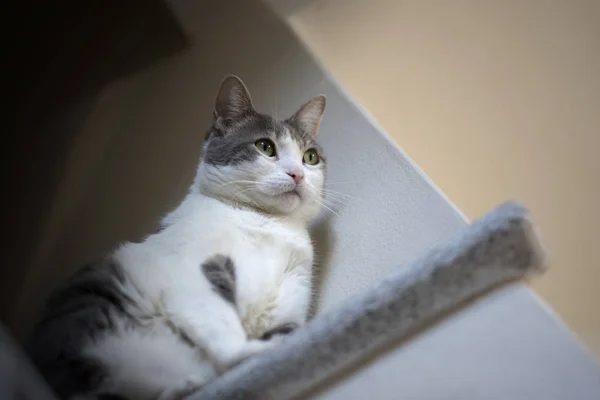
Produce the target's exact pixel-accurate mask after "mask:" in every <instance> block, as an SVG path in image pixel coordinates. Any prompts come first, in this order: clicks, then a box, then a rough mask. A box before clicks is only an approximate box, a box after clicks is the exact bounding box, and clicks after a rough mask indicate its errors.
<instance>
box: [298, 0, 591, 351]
mask: <svg viewBox="0 0 600 400" xmlns="http://www.w3.org/2000/svg"><path fill="white" fill-rule="evenodd" d="M288 21H289V22H290V23H291V25H292V26H293V27H294V29H295V30H296V32H297V33H298V35H299V36H300V37H301V39H303V40H304V41H305V42H306V43H307V45H308V46H309V48H310V49H312V51H313V52H315V54H316V55H317V56H318V57H320V58H321V60H322V61H323V63H324V64H325V65H326V66H327V67H328V68H329V69H330V70H331V71H332V73H333V74H334V75H335V76H336V77H337V78H338V79H339V80H341V82H342V83H343V84H344V85H345V86H346V88H347V89H348V90H349V91H350V93H351V94H352V95H354V96H355V97H356V98H357V99H358V100H359V101H360V102H361V103H362V104H363V105H364V106H365V107H366V108H367V109H369V110H370V111H371V112H372V113H373V114H374V116H375V117H376V119H377V120H379V122H380V123H381V124H382V125H383V126H384V128H385V129H386V130H387V131H388V132H389V133H390V135H392V136H393V137H394V139H395V140H396V141H397V142H398V143H399V144H400V146H401V147H402V148H404V150H405V151H406V152H407V153H408V154H409V156H411V157H412V158H413V159H414V160H415V161H416V162H417V163H418V164H419V165H420V166H421V167H422V168H423V169H424V170H425V172H426V173H427V174H429V175H430V176H431V177H432V178H433V180H434V181H435V182H436V183H437V184H438V185H439V186H440V187H441V189H442V190H443V191H444V192H446V194H447V195H448V196H449V197H450V199H452V200H453V201H454V202H455V203H456V204H457V205H458V207H459V208H461V209H462V210H463V211H464V212H465V213H466V214H467V215H468V216H469V217H471V218H473V217H476V216H478V215H479V214H482V213H483V212H485V211H486V210H488V209H490V208H491V207H493V206H494V205H496V204H498V203H499V202H502V201H504V200H506V199H517V200H519V201H522V202H524V203H525V204H526V205H528V206H529V207H530V208H531V209H532V210H533V213H534V216H535V218H536V220H537V221H538V222H539V225H540V227H541V229H542V231H543V234H544V237H545V239H546V242H547V245H548V247H549V249H550V250H551V261H552V269H551V271H550V272H549V273H548V274H547V275H546V276H545V277H543V278H542V279H540V280H538V281H537V282H535V283H534V285H533V286H534V288H535V289H536V290H537V291H538V292H539V293H540V294H541V295H542V296H543V298H545V299H546V300H547V301H548V302H549V303H550V304H551V305H552V307H553V308H554V309H555V310H556V311H557V312H558V313H559V314H560V315H561V316H562V318H563V319H564V320H566V322H567V323H568V324H569V326H570V327H571V328H573V329H574V330H575V331H576V332H577V333H578V334H579V335H580V336H581V337H582V338H583V339H584V341H585V342H586V343H587V345H588V346H590V347H591V348H592V349H593V350H594V351H595V353H596V354H597V355H600V311H599V307H600V243H599V240H598V238H599V237H600V211H599V210H598V207H599V206H600V157H599V156H598V152H599V151H600V1H595V0H590V1H566V0H565V1H550V0H547V1H544V0H538V1H535V0H527V1H520V0H510V1H509V0H505V1H491V0H490V1H483V0H482V1H475V0H474V1H443V0H439V1H399V0H371V1H359V0H317V1H314V2H312V3H309V4H308V5H305V6H304V7H303V8H299V9H296V10H294V12H293V14H291V15H290V16H288Z"/></svg>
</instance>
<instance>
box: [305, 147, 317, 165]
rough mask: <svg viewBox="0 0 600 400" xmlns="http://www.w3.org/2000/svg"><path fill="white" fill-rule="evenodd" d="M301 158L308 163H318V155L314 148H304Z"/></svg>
mask: <svg viewBox="0 0 600 400" xmlns="http://www.w3.org/2000/svg"><path fill="white" fill-rule="evenodd" d="M302 160H303V161H304V163H305V164H308V165H317V164H318V163H319V155H318V154H317V151H316V150H315V149H309V150H306V152H305V153H304V157H302Z"/></svg>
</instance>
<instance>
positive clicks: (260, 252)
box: [87, 135, 324, 399]
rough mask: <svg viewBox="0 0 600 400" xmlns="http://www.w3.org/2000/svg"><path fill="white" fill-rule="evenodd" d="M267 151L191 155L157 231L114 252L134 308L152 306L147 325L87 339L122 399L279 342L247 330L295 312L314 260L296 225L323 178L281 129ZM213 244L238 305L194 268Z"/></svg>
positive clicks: (195, 378) (306, 215) (301, 224)
mask: <svg viewBox="0 0 600 400" xmlns="http://www.w3.org/2000/svg"><path fill="white" fill-rule="evenodd" d="M277 150H278V156H277V157H272V158H269V157H266V156H264V155H262V154H261V155H260V156H259V157H258V159H257V160H256V161H253V162H251V163H247V165H238V166H226V167H215V166H212V165H207V164H205V163H203V162H201V163H200V165H199V167H198V171H197V176H196V179H195V181H194V184H193V185H192V187H191V188H190V192H189V194H188V195H187V197H186V198H185V199H184V200H183V202H182V203H181V204H180V205H179V207H178V208H177V209H175V210H174V211H173V212H172V213H170V214H169V215H167V216H166V217H165V218H164V220H163V225H164V226H165V229H164V230H163V231H161V232H160V233H157V234H154V235H152V236H149V237H148V238H147V239H146V240H145V241H144V242H142V243H126V244H124V245H123V246H122V247H121V248H119V249H118V250H117V251H116V252H115V254H114V256H115V257H116V259H117V260H118V261H119V262H120V263H121V264H122V265H123V266H124V268H125V271H126V274H127V276H128V277H129V278H130V279H131V281H132V282H133V285H131V286H128V287H126V288H124V289H125V290H126V291H127V294H128V295H129V296H131V297H132V298H133V299H135V300H136V302H137V303H138V305H139V306H141V307H142V310H143V312H142V314H144V315H140V316H139V317H145V318H148V316H151V318H150V322H149V327H150V328H149V330H150V331H151V334H146V335H143V334H140V333H138V332H134V331H128V330H127V329H123V330H122V334H120V335H113V336H111V337H106V338H103V339H102V340H100V341H98V342H96V343H94V345H92V346H91V347H90V348H89V349H87V353H88V354H90V355H93V356H94V357H97V358H99V359H100V360H101V361H102V362H103V363H106V364H107V365H110V366H114V368H112V369H113V371H114V372H115V373H116V374H117V375H116V376H114V377H112V379H111V380H110V383H109V384H107V385H109V386H108V387H107V388H106V389H108V390H111V391H113V390H114V391H117V392H118V393H123V394H124V395H126V396H128V397H129V398H132V399H134V398H149V397H151V398H154V397H155V396H161V397H160V398H170V397H171V396H176V395H177V394H179V393H181V392H185V391H186V390H187V389H189V387H194V386H198V385H201V384H202V383H204V382H205V381H206V380H207V379H209V378H210V377H212V376H214V374H215V373H216V372H215V371H217V372H221V371H224V370H226V369H227V368H229V367H231V366H232V365H234V364H236V363H237V362H239V361H241V360H243V359H244V358H246V357H248V356H250V355H252V354H255V353H257V352H260V351H262V350H264V349H266V348H269V347H271V346H273V345H274V344H276V343H278V339H277V338H276V339H275V340H272V341H262V340H258V339H257V338H258V337H260V336H261V335H262V334H264V333H265V332H266V331H268V330H270V329H273V328H275V327H277V326H280V325H282V324H285V323H296V324H298V325H302V324H303V323H304V322H305V321H306V318H307V313H308V309H309V302H310V297H311V268H312V264H313V248H312V244H311V241H310V238H309V235H308V232H307V223H308V221H309V220H310V219H311V218H313V217H314V216H315V215H316V213H317V212H318V210H319V206H320V201H321V195H320V193H321V191H320V189H321V188H322V186H323V181H324V176H323V171H322V169H320V168H319V167H317V166H309V165H304V164H303V163H302V155H303V152H304V151H305V150H306V149H300V148H298V145H297V144H296V142H295V141H294V140H292V139H291V138H290V137H289V135H287V136H284V137H283V138H282V139H281V140H279V141H278V142H277ZM294 171H296V172H302V173H303V174H304V180H303V182H301V183H300V184H298V185H296V183H295V182H294V180H293V179H292V178H291V177H290V176H289V175H288V172H294ZM216 254H222V255H225V256H228V257H230V258H231V259H232V260H233V263H234V266H235V274H236V277H235V282H236V288H235V289H236V305H237V306H233V305H231V304H230V303H228V302H227V301H225V300H224V299H223V298H222V297H221V296H219V294H218V293H216V292H215V291H214V290H213V288H212V287H211V284H210V282H208V280H207V279H206V278H205V276H204V275H203V273H202V270H201V264H202V263H203V262H205V261H206V260H207V259H210V258H211V257H213V256H214V255H216ZM168 326H175V327H176V328H177V329H178V330H180V331H181V332H183V333H184V334H185V336H186V337H188V338H189V339H190V340H191V341H192V342H193V344H194V345H195V346H197V349H194V350H191V347H190V346H189V345H188V344H187V343H185V342H184V341H182V340H181V339H180V338H179V336H177V335H175V334H174V333H173V330H172V329H168V328H167V327H168ZM144 382H145V383H144ZM144 384H145V385H146V386H145V387H144Z"/></svg>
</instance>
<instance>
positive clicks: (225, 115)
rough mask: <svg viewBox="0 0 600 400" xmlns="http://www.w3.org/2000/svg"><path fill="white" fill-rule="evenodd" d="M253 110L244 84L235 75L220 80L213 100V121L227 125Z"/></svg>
mask: <svg viewBox="0 0 600 400" xmlns="http://www.w3.org/2000/svg"><path fill="white" fill-rule="evenodd" d="M252 111H254V109H253V108H252V100H251V99H250V93H248V89H246V85H244V82H242V80H241V79H240V78H238V77H237V76H235V75H229V76H228V77H227V78H225V79H224V80H223V82H221V87H220V88H219V93H218V94H217V99H216V100H215V115H214V116H215V122H220V123H221V124H223V125H225V126H227V125H230V124H231V123H232V122H235V121H237V120H239V119H241V118H243V117H244V116H246V115H248V114H249V113H251V112H252Z"/></svg>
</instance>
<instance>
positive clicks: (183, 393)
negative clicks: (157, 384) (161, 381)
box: [157, 376, 206, 400]
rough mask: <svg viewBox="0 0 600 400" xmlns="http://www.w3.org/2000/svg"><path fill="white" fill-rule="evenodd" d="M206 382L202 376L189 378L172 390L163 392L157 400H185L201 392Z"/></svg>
mask: <svg viewBox="0 0 600 400" xmlns="http://www.w3.org/2000/svg"><path fill="white" fill-rule="evenodd" d="M205 381H206V379H205V378H204V377H201V376H189V377H187V378H185V379H182V380H181V382H179V383H178V384H176V385H175V386H173V387H172V388H168V389H165V390H163V392H162V393H161V394H160V395H159V396H158V399H157V400H183V399H185V398H186V397H188V396H189V395H191V394H193V393H194V392H196V391H197V390H199V389H200V388H201V387H202V385H204V383H206V382H205Z"/></svg>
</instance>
